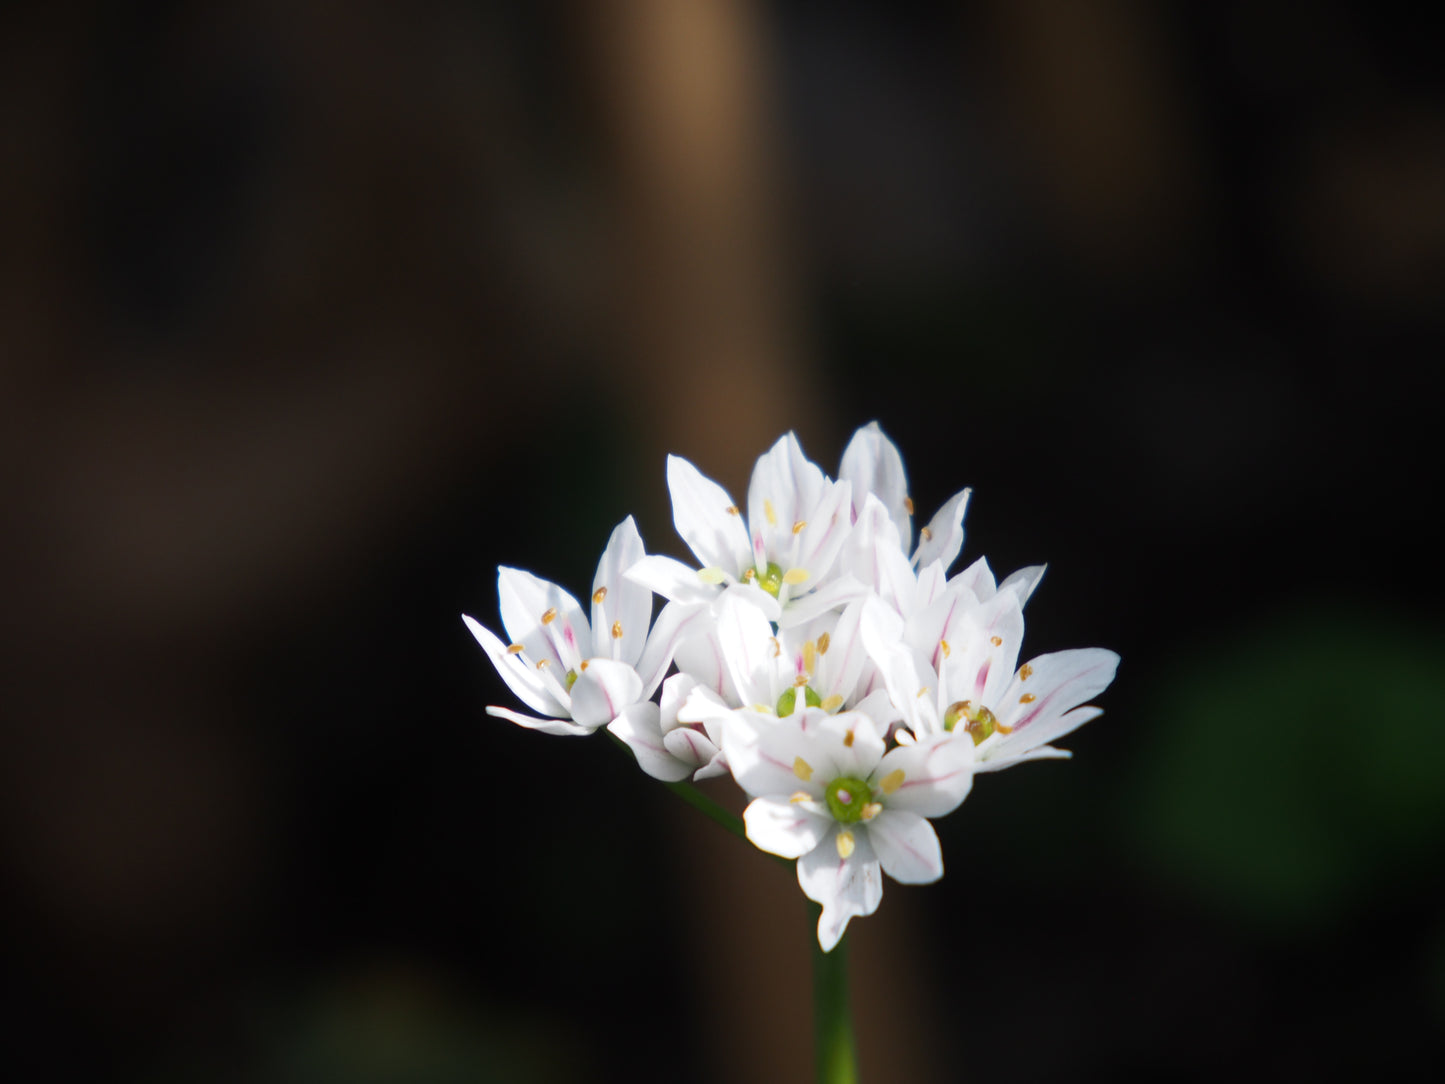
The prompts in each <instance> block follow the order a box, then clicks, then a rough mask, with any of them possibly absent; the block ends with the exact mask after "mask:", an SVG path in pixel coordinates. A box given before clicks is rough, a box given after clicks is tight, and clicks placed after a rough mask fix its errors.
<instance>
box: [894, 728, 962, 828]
mask: <svg viewBox="0 0 1445 1084" xmlns="http://www.w3.org/2000/svg"><path fill="white" fill-rule="evenodd" d="M973 750H974V746H973V740H972V739H971V738H969V737H968V736H967V735H965V734H960V735H953V734H932V735H928V736H926V737H920V738H919V740H918V742H917V743H916V744H914V745H900V746H898V748H896V749H893V750H891V751H890V752H889V753H888V754H887V755H886V756H884V758H883V760H882V761H881V762H880V763H879V765H878V770H877V772H876V773H875V775H874V777H873V783H874V784H875V785H878V786H883V787H884V790H885V791H889V790H891V793H887V794H886V796H885V797H884V799H883V804H884V806H885V808H887V809H900V810H903V811H904V812H908V813H916V814H918V815H919V816H920V817H942V816H944V815H945V814H947V813H952V812H953V811H954V810H955V809H957V808H958V805H959V803H960V802H962V801H963V800H964V799H965V798H966V797H968V792H969V788H971V787H972V786H973V771H974V753H973ZM899 771H901V772H902V773H903V776H902V778H901V779H898V777H896V776H893V773H894V772H899ZM890 776H893V778H894V779H896V780H897V782H895V783H893V784H891V785H885V784H884V781H885V780H887V779H889V778H890Z"/></svg>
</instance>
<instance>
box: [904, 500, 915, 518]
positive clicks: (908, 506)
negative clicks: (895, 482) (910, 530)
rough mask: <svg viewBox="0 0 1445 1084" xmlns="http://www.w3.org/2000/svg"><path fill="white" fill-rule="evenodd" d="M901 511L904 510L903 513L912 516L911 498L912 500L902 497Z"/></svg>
mask: <svg viewBox="0 0 1445 1084" xmlns="http://www.w3.org/2000/svg"><path fill="white" fill-rule="evenodd" d="M903 510H904V511H905V512H907V513H908V514H909V515H910V516H911V515H913V498H912V497H904V498H903Z"/></svg>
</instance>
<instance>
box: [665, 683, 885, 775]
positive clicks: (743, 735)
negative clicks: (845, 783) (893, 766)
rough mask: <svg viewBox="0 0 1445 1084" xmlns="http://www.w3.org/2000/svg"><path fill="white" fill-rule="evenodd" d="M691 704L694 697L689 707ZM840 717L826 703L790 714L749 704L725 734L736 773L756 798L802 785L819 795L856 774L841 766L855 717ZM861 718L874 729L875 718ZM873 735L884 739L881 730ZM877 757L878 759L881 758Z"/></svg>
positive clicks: (732, 719)
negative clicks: (765, 712) (762, 710)
mask: <svg viewBox="0 0 1445 1084" xmlns="http://www.w3.org/2000/svg"><path fill="white" fill-rule="evenodd" d="M691 705H692V701H691V700H689V702H688V707H689V709H690V708H691ZM838 718H841V717H839V716H830V715H828V714H827V713H826V712H824V711H823V710H821V709H820V708H800V709H798V710H797V711H795V712H793V714H791V715H789V716H788V717H787V718H785V719H778V718H776V717H775V716H771V715H767V716H764V715H760V714H759V713H757V712H753V711H749V710H747V709H740V710H738V711H736V712H734V713H733V714H732V716H731V717H730V719H729V721H728V722H727V724H726V725H724V726H723V727H722V728H721V735H720V736H721V738H722V748H723V753H724V754H725V755H726V756H727V758H728V764H729V765H730V766H731V767H732V772H733V778H734V779H736V780H737V782H738V786H740V787H742V788H743V790H745V791H747V792H748V793H749V794H751V795H752V796H753V797H755V798H761V797H766V796H768V795H773V796H779V795H781V796H784V797H786V796H787V795H790V794H793V793H795V792H797V791H799V790H802V791H805V792H806V793H808V794H809V795H811V796H812V797H814V798H820V797H822V794H823V788H824V787H825V786H827V784H828V783H829V782H831V781H832V780H834V779H836V778H838V776H840V775H848V774H856V772H846V771H843V770H840V767H839V762H840V760H841V759H843V756H842V755H843V754H844V753H845V752H846V747H845V746H844V744H843V739H844V733H845V731H847V730H848V729H849V728H850V721H849V720H847V719H845V720H844V721H843V722H842V723H836V722H835V719H838ZM856 718H857V719H859V720H861V721H862V723H863V724H866V726H867V728H868V729H869V730H870V731H871V730H872V726H873V724H872V722H871V720H869V719H868V718H867V717H866V716H857V717H856ZM864 737H865V738H866V734H865V735H864ZM857 740H858V739H857V738H855V741H857ZM873 741H876V742H878V744H879V745H880V746H881V744H882V742H881V739H879V738H878V737H877V734H876V732H875V733H874V734H873ZM848 760H849V761H851V756H850V757H849V758H848ZM873 763H874V764H876V763H877V761H876V759H875V760H874V761H873ZM872 766H873V765H872V764H870V765H869V766H868V767H869V768H870V769H871V768H872ZM864 774H865V775H866V774H867V773H866V772H865V773H864Z"/></svg>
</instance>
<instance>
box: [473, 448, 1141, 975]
mask: <svg viewBox="0 0 1445 1084" xmlns="http://www.w3.org/2000/svg"><path fill="white" fill-rule="evenodd" d="M667 478H668V486H669V488H670V490H671V494H672V506H673V521H674V523H675V525H676V527H677V531H678V533H679V534H680V535H681V536H682V538H683V540H684V541H685V542H686V543H687V545H688V547H689V548H690V549H691V550H692V552H693V554H694V555H695V556H696V558H697V560H698V562H699V563H700V564H701V565H702V567H701V568H700V569H699V568H695V567H693V566H691V565H688V564H684V563H683V562H681V561H677V560H674V559H672V558H669V557H661V556H652V557H649V556H647V554H646V553H645V552H644V551H643V546H642V540H641V538H640V537H639V536H638V534H637V529H636V527H635V526H634V525H633V522H632V520H631V519H630V518H629V519H626V520H624V521H623V522H622V523H621V524H619V525H618V527H617V529H616V530H615V531H613V533H612V537H611V539H610V540H609V542H608V545H607V550H606V552H605V553H604V554H603V556H602V560H601V562H600V563H599V565H598V568H597V575H596V578H595V579H594V581H593V585H592V596H591V616H590V621H589V619H588V616H587V614H586V613H584V610H583V607H582V606H579V605H578V603H577V601H576V600H575V599H574V598H573V597H572V596H571V595H570V594H568V593H567V592H566V591H564V590H563V589H562V588H561V587H558V586H557V585H556V584H554V583H551V582H549V581H547V580H543V579H540V578H538V577H536V576H533V575H532V574H531V573H528V572H523V571H521V570H520V569H513V568H503V569H501V570H500V571H499V576H498V589H499V593H500V597H501V617H502V624H503V626H504V627H505V628H506V630H507V634H508V636H509V637H510V642H508V643H504V642H503V641H502V640H501V639H499V638H498V637H497V636H495V635H493V634H492V633H491V632H489V631H488V630H487V629H485V628H483V627H482V626H481V625H480V624H478V623H477V622H475V621H473V620H472V619H471V618H470V617H468V618H466V622H467V625H468V627H469V628H470V629H471V631H472V633H473V634H474V635H475V636H476V638H477V640H478V642H479V643H480V644H481V645H482V647H483V649H484V650H485V651H486V653H487V655H488V657H489V658H490V659H491V660H492V662H493V663H494V664H495V666H496V667H497V671H498V672H499V673H500V674H501V676H502V678H503V680H505V681H506V683H507V685H508V686H509V687H510V688H511V689H512V691H513V692H514V693H515V694H516V695H517V696H518V697H519V698H520V699H521V700H522V701H523V702H524V703H525V704H526V705H527V706H528V707H529V708H531V709H532V710H533V711H534V712H536V713H537V714H536V715H524V714H520V713H518V712H515V711H511V710H509V709H507V708H501V707H491V708H488V709H487V710H488V711H489V712H490V713H491V714H493V715H496V716H499V717H501V718H504V719H509V720H511V721H513V722H515V723H518V724H520V725H522V726H526V727H530V728H533V729H536V730H541V731H543V732H546V733H550V734H589V733H592V732H593V731H595V730H597V729H599V728H601V727H603V726H607V727H608V729H609V730H610V731H611V733H612V734H613V735H615V736H616V737H618V738H619V739H621V740H622V742H624V743H625V744H626V745H627V746H628V747H629V748H630V749H631V750H632V752H633V754H634V756H635V757H636V759H637V762H638V764H639V765H640V766H641V767H642V769H643V770H644V771H645V772H647V773H648V774H649V775H653V776H655V777H657V778H659V779H664V780H667V781H669V782H678V781H681V780H684V779H687V778H688V777H692V778H695V779H702V778H706V777H708V776H715V775H722V774H725V773H729V772H730V773H731V774H732V776H733V778H734V779H735V780H736V782H737V783H738V784H739V785H740V786H741V787H742V788H743V789H744V790H745V791H746V792H747V793H748V794H749V795H751V796H752V798H753V801H752V803H751V804H750V805H749V806H748V808H747V812H746V814H745V831H746V834H747V836H748V838H749V839H751V840H752V841H753V842H754V843H755V844H756V845H757V846H759V847H760V848H762V849H763V850H766V851H770V852H772V853H774V854H779V855H783V856H785V857H788V858H796V859H797V860H798V879H799V882H800V884H801V885H802V887H803V891H804V892H805V893H806V894H807V895H808V896H809V897H810V898H811V899H813V900H816V901H818V902H819V903H821V904H822V905H823V916H822V919H821V921H820V923H819V928H818V937H819V942H820V944H821V945H822V946H823V948H824V949H831V948H832V947H833V946H834V945H835V944H837V942H838V939H839V937H841V936H842V934H843V930H844V927H846V925H847V923H848V921H849V919H850V918H851V917H852V916H854V915H863V914H869V913H871V912H872V911H873V910H874V909H875V908H877V906H878V903H879V900H880V899H881V896H882V891H883V886H882V880H881V874H882V873H884V872H886V873H888V874H889V875H890V876H892V877H894V878H895V879H896V880H899V881H905V882H911V883H916V882H923V881H931V880H935V879H937V878H938V877H939V876H941V875H942V872H943V861H942V857H941V854H940V851H939V846H938V840H937V837H936V836H935V835H934V833H933V829H932V827H931V826H930V825H929V823H928V820H927V818H930V817H938V816H943V815H944V814H946V813H948V812H950V811H951V810H952V809H954V808H955V807H956V806H957V805H958V804H959V803H960V802H961V801H962V800H963V798H964V796H965V795H966V794H967V793H968V790H969V787H970V786H971V781H972V778H973V775H974V774H975V773H976V772H985V771H994V770H997V769H999V768H1004V767H1008V766H1010V765H1013V764H1017V763H1019V762H1021V761H1024V760H1035V759H1040V758H1044V757H1060V756H1068V753H1066V752H1063V751H1061V750H1058V749H1056V748H1054V747H1053V746H1052V745H1050V744H1049V743H1050V742H1052V741H1054V740H1055V739H1057V738H1059V737H1061V736H1063V735H1065V734H1067V733H1069V732H1070V731H1072V730H1073V729H1074V728H1076V727H1078V726H1079V725H1081V724H1082V723H1084V722H1087V721H1088V720H1090V719H1092V718H1094V717H1095V716H1097V715H1098V714H1099V709H1098V708H1095V707H1092V706H1088V704H1087V702H1088V701H1089V700H1090V699H1092V698H1093V697H1094V696H1096V695H1097V694H1098V693H1099V692H1101V691H1102V690H1103V689H1104V688H1105V687H1107V686H1108V684H1109V683H1110V681H1111V680H1112V679H1113V676H1114V671H1115V668H1116V667H1117V665H1118V662H1119V658H1118V656H1117V655H1115V654H1114V653H1113V652H1112V651H1106V650H1103V649H1099V648H1089V649H1084V650H1078V651H1060V652H1055V653H1052V654H1047V655H1041V656H1038V657H1036V658H1034V659H1032V660H1030V661H1029V662H1027V663H1024V664H1023V665H1022V666H1020V665H1018V662H1019V658H1020V651H1021V647H1022V642H1023V634H1024V616H1023V607H1024V603H1025V602H1027V601H1028V599H1029V597H1030V595H1032V593H1033V591H1034V588H1035V587H1036V586H1037V584H1038V582H1039V579H1040V577H1041V576H1042V574H1043V567H1042V566H1035V567H1032V568H1025V569H1021V570H1020V571H1018V572H1016V573H1014V574H1013V575H1011V576H1009V577H1008V578H1006V579H1005V580H1003V582H1001V583H996V582H995V580H994V576H993V573H992V572H991V571H990V569H989V567H988V563H987V562H986V561H984V560H983V559H982V558H980V559H978V560H977V561H975V562H974V563H973V564H972V565H970V566H969V567H967V568H966V569H964V570H963V571H962V572H960V573H958V574H956V575H954V576H949V568H950V567H951V566H952V565H953V563H954V561H955V560H956V558H957V557H958V554H959V551H960V549H961V548H962V545H963V515H964V511H965V509H966V507H967V504H968V499H969V491H968V490H967V489H964V490H961V491H959V492H958V493H956V494H955V495H954V496H953V497H952V498H951V499H950V500H949V501H947V502H946V503H945V504H944V506H943V508H942V509H940V510H939V512H938V513H937V514H936V515H935V516H934V517H933V519H932V520H931V521H930V522H929V525H928V526H927V527H924V528H921V529H920V530H919V531H918V536H919V539H918V543H917V545H916V546H915V545H914V527H913V501H912V499H911V498H910V497H909V495H908V487H907V478H906V475H905V473H904V469H903V460H902V457H901V456H900V455H899V454H898V449H897V448H896V447H894V445H893V442H892V441H890V440H889V439H888V438H887V437H886V436H885V435H884V434H883V432H882V430H881V429H879V428H878V426H877V424H876V423H874V424H870V425H867V426H864V427H863V428H862V429H859V430H858V431H857V432H856V433H855V434H854V435H853V438H852V440H851V441H850V442H849V444H848V447H847V449H846V450H845V451H844V453H843V458H842V462H841V465H840V468H839V477H838V479H837V480H836V481H834V480H832V479H830V478H829V477H828V476H827V475H825V474H824V473H823V471H822V470H821V469H819V468H818V467H817V466H816V465H815V464H813V463H811V462H809V461H808V460H807V458H806V457H804V455H803V452H802V448H801V447H800V446H799V444H798V441H797V438H796V437H794V436H793V435H792V434H791V433H790V434H788V435H787V436H785V437H783V438H782V439H781V440H779V441H778V442H777V443H776V444H775V445H774V446H773V447H772V448H771V449H770V450H769V451H768V452H767V453H766V454H764V455H763V456H762V457H761V458H760V459H759V460H758V463H757V466H756V468H755V469H754V471H753V474H752V479H751V482H750V484H749V487H748V501H747V508H746V514H744V510H743V509H742V508H739V507H738V506H736V505H734V504H733V503H732V499H731V498H730V497H729V496H728V494H727V492H726V491H725V490H724V489H723V488H722V487H721V486H719V485H718V484H717V483H715V482H713V481H711V480H709V479H708V478H705V477H704V476H703V475H702V474H701V473H700V472H699V471H698V470H697V468H696V467H694V466H693V465H692V464H691V463H689V462H688V461H687V460H685V459H681V458H679V457H677V456H671V457H669V459H668V464H667ZM653 592H656V593H657V594H660V595H662V596H663V597H664V598H666V599H668V600H669V601H668V602H667V604H666V605H665V606H664V607H663V609H662V611H661V612H660V613H659V615H658V618H657V622H656V624H655V625H653V627H652V628H651V631H649V628H648V626H649V620H650V617H651V613H652V593H653ZM674 662H675V664H676V667H677V672H676V673H673V674H672V675H671V676H668V671H669V669H670V668H671V667H672V665H673V664H674ZM664 678H666V681H665V682H664V680H663V679H664ZM659 687H661V694H660V701H661V702H660V703H658V702H657V700H655V699H654V695H655V694H656V693H657V691H658V689H659ZM688 793H690V794H692V795H693V798H694V800H696V801H701V799H698V798H697V795H696V793H695V792H688ZM718 812H719V811H714V813H715V814H717V813H718ZM726 817H727V815H726V814H725V813H721V814H720V819H723V820H724V821H726Z"/></svg>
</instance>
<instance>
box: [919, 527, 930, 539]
mask: <svg viewBox="0 0 1445 1084" xmlns="http://www.w3.org/2000/svg"><path fill="white" fill-rule="evenodd" d="M918 533H919V534H921V535H922V536H923V541H925V542H927V541H928V540H929V539H930V538H932V537H933V531H932V530H931V529H929V528H928V527H924V528H923V529H922V530H920V531H919V532H918Z"/></svg>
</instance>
